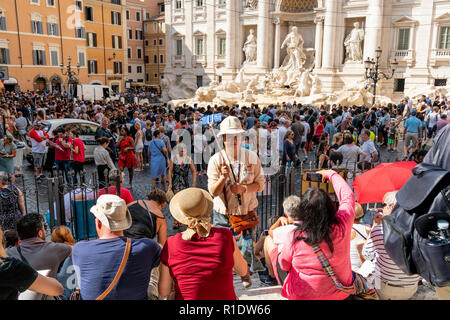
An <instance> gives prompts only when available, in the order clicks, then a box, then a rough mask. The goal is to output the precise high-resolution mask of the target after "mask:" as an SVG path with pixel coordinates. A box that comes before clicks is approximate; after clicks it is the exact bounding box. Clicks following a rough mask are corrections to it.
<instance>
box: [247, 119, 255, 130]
mask: <svg viewBox="0 0 450 320" xmlns="http://www.w3.org/2000/svg"><path fill="white" fill-rule="evenodd" d="M245 123H248V125H247V130H250V129H251V128H253V126H254V125H255V118H253V117H249V118H247V119H245Z"/></svg>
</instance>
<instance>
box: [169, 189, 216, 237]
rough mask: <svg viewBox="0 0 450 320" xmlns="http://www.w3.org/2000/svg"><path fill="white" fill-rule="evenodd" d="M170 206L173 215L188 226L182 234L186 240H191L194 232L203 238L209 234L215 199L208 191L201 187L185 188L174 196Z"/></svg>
mask: <svg viewBox="0 0 450 320" xmlns="http://www.w3.org/2000/svg"><path fill="white" fill-rule="evenodd" d="M169 207H170V213H171V214H172V216H173V217H174V218H175V219H176V220H177V221H179V222H181V223H182V224H184V225H186V226H187V229H186V231H184V232H183V234H182V238H183V239H184V240H191V238H192V236H193V235H194V234H198V235H199V236H200V237H202V238H205V237H207V236H208V235H209V231H210V230H211V213H212V210H213V199H212V197H211V195H210V194H209V193H208V192H207V191H205V190H203V189H199V188H188V189H184V190H182V191H180V192H178V193H177V194H176V195H175V196H174V197H173V198H172V200H171V201H170V205H169Z"/></svg>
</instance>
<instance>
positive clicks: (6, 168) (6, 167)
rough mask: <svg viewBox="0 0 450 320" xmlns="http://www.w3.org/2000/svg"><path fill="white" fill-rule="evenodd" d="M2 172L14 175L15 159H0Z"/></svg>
mask: <svg viewBox="0 0 450 320" xmlns="http://www.w3.org/2000/svg"><path fill="white" fill-rule="evenodd" d="M0 171H3V172H6V173H7V174H13V173H14V158H0Z"/></svg>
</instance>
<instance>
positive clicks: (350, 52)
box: [344, 22, 364, 62]
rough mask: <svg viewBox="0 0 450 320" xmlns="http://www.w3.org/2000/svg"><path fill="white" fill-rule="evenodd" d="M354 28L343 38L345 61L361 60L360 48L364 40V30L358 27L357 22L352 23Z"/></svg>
mask: <svg viewBox="0 0 450 320" xmlns="http://www.w3.org/2000/svg"><path fill="white" fill-rule="evenodd" d="M353 26H354V29H353V30H352V32H350V34H349V35H348V36H347V37H346V38H345V40H344V46H345V55H346V61H358V62H362V61H363V52H362V48H361V44H362V41H364V30H363V29H361V28H360V27H359V22H355V23H354V24H353Z"/></svg>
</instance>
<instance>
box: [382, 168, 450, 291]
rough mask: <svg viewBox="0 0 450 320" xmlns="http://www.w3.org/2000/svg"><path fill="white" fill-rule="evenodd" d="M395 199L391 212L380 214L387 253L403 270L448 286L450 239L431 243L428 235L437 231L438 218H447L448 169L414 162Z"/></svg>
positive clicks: (449, 206) (449, 203)
mask: <svg viewBox="0 0 450 320" xmlns="http://www.w3.org/2000/svg"><path fill="white" fill-rule="evenodd" d="M396 199H397V204H396V206H395V207H394V209H393V210H392V213H391V214H390V215H388V216H385V217H384V218H383V231H384V246H385V248H386V251H387V253H388V254H389V256H390V257H391V259H392V260H393V261H394V262H395V264H397V266H398V267H399V268H400V269H401V270H403V272H405V273H407V274H409V275H412V274H419V275H420V276H422V277H423V278H424V279H426V280H427V281H428V282H430V283H431V284H432V285H434V286H438V287H443V286H449V285H450V242H447V243H446V244H445V243H444V244H440V245H433V243H432V242H431V241H430V240H429V239H428V235H429V233H430V231H431V232H433V231H437V221H438V220H446V221H447V222H450V171H448V170H445V169H442V168H441V167H438V166H435V165H433V164H428V163H421V164H419V165H417V166H416V167H415V168H414V169H413V175H412V176H411V177H410V178H409V179H408V181H407V182H406V183H405V185H404V186H403V187H402V188H401V189H400V191H399V192H398V193H397V196H396ZM447 231H448V230H447ZM447 235H448V233H447Z"/></svg>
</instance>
